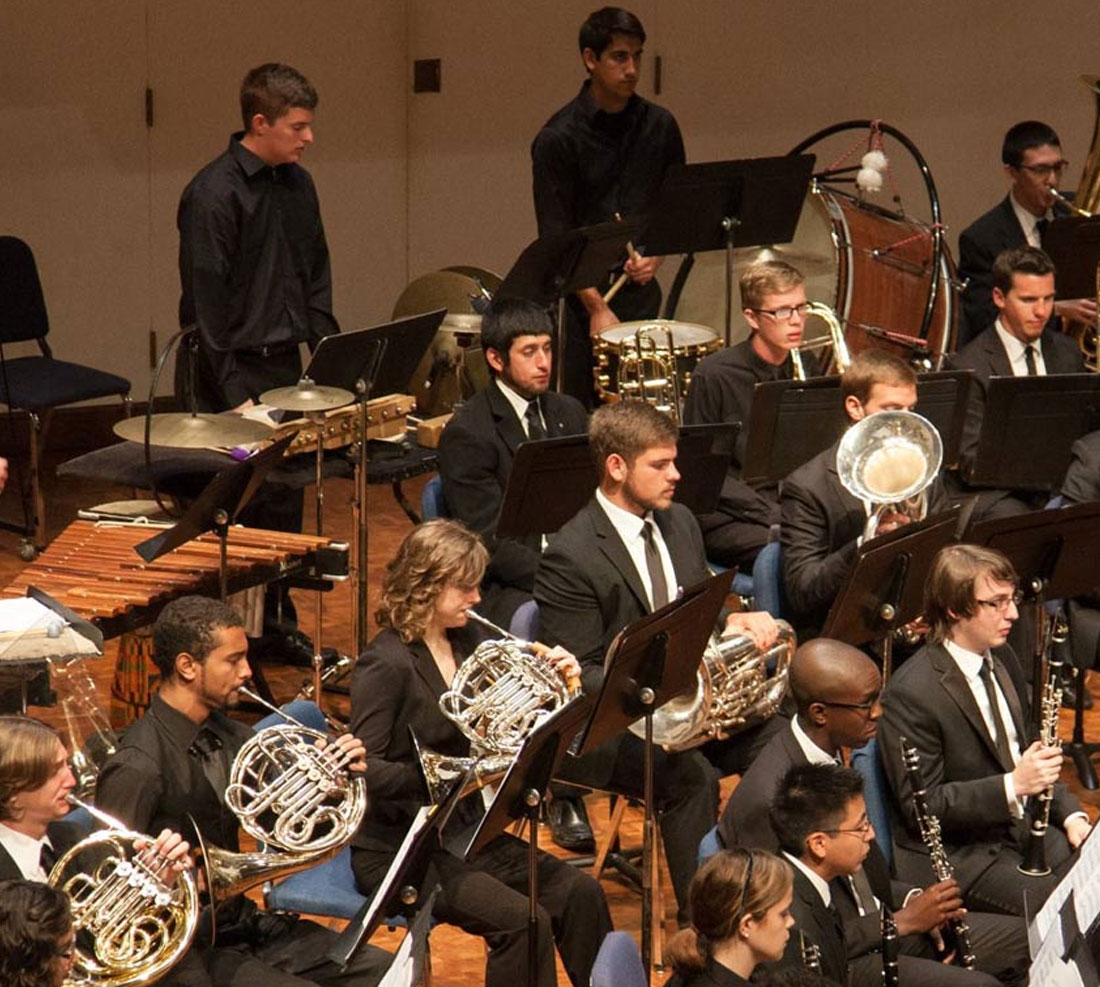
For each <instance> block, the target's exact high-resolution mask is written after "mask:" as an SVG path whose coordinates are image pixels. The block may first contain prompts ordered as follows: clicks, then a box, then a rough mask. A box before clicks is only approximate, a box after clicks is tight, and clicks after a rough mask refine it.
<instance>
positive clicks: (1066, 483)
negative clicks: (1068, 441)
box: [1062, 432, 1100, 504]
mask: <svg viewBox="0 0 1100 987" xmlns="http://www.w3.org/2000/svg"><path fill="white" fill-rule="evenodd" d="M1070 455H1071V456H1072V458H1071V460H1070V464H1069V469H1068V470H1066V478H1065V480H1063V481H1062V496H1063V497H1065V498H1066V500H1067V501H1068V502H1069V503H1071V504H1087V503H1090V502H1092V501H1094V500H1100V432H1089V434H1088V435H1082V436H1081V438H1079V439H1078V440H1077V441H1076V442H1074V443H1073V449H1072V450H1071V451H1070Z"/></svg>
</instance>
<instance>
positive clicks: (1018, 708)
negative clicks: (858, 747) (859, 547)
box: [878, 545, 1089, 915]
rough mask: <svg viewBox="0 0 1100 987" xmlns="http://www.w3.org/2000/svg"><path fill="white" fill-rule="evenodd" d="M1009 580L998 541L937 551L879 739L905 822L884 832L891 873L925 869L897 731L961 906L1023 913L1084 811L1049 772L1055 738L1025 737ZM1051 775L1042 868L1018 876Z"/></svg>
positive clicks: (1063, 859) (1078, 836)
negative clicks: (1040, 873) (916, 765)
mask: <svg viewBox="0 0 1100 987" xmlns="http://www.w3.org/2000/svg"><path fill="white" fill-rule="evenodd" d="M1016 582H1017V577H1016V573H1015V571H1014V569H1013V568H1012V564H1011V563H1010V562H1009V561H1008V559H1007V558H1005V557H1004V556H1003V555H1001V554H1000V553H999V552H995V551H992V550H989V549H985V548H979V547H977V546H975V545H950V546H948V547H947V548H944V549H943V550H942V551H941V552H940V553H939V555H938V556H937V557H936V561H935V563H934V564H933V567H932V572H931V574H930V576H929V579H928V583H927V585H926V587H925V601H924V617H925V620H926V621H928V623H929V625H930V627H931V631H930V633H929V643H928V644H926V645H925V646H924V647H923V648H922V649H921V650H920V651H918V652H917V653H916V654H915V655H914V656H913V657H911V658H910V659H909V660H908V661H906V662H905V663H904V664H903V665H902V666H901V668H900V669H899V670H898V672H897V673H896V674H895V676H894V677H893V678H892V679H891V680H890V684H889V687H888V688H887V689H886V692H885V694H884V696H883V707H884V709H885V712H884V715H883V718H882V720H881V721H880V722H879V726H878V743H879V751H880V756H881V758H882V763H883V766H884V768H885V771H886V777H887V779H888V781H889V785H890V788H891V790H892V791H893V793H894V796H895V798H896V799H897V801H898V803H899V805H900V809H901V811H900V818H901V819H902V820H903V822H904V825H903V826H899V827H898V828H897V829H896V830H895V833H894V840H895V843H896V844H897V854H896V859H895V864H896V869H897V873H898V876H899V877H901V878H903V879H905V880H911V881H918V882H919V881H922V880H925V879H926V878H927V876H928V874H929V873H930V872H931V867H930V864H929V858H928V852H927V849H926V848H925V846H924V844H923V843H922V842H921V839H920V833H919V831H918V829H917V825H916V819H915V816H914V813H913V800H912V792H911V791H910V788H909V782H908V779H907V777H906V772H905V768H904V765H903V764H902V760H901V753H900V738H902V737H905V738H907V739H908V741H909V743H910V744H912V745H913V746H915V747H916V749H917V751H918V752H919V753H920V758H921V765H922V767H923V769H924V783H925V788H926V798H927V801H928V807H929V810H930V812H931V813H932V814H933V815H935V816H936V817H938V818H939V820H940V825H941V827H942V830H943V842H944V847H945V849H946V851H947V854H948V856H949V857H950V859H951V862H952V864H953V865H954V868H955V874H956V877H957V878H958V881H959V886H960V887H961V888H962V891H963V894H964V896H965V899H966V903H967V906H968V907H970V908H980V909H982V910H985V911H996V912H1003V913H1006V914H1011V915H1023V914H1024V892H1025V891H1026V893H1027V901H1028V907H1029V909H1030V911H1031V912H1032V913H1034V911H1035V910H1036V909H1037V908H1038V907H1039V906H1040V905H1041V904H1042V902H1043V901H1044V900H1045V898H1046V897H1047V895H1048V894H1049V893H1050V891H1051V890H1052V889H1053V888H1054V886H1055V885H1056V884H1057V883H1058V880H1059V879H1060V877H1061V876H1062V873H1063V872H1064V871H1065V870H1066V869H1068V866H1069V861H1070V859H1071V858H1070V851H1071V849H1073V848H1076V847H1078V846H1080V844H1081V841H1082V840H1084V838H1085V836H1086V835H1087V834H1088V831H1089V822H1088V816H1087V815H1086V814H1085V813H1084V812H1082V811H1081V807H1080V805H1079V804H1078V803H1077V800H1076V799H1075V798H1074V797H1073V796H1072V795H1070V794H1069V792H1067V791H1066V788H1065V786H1064V785H1062V784H1061V783H1059V782H1058V776H1059V774H1060V772H1061V767H1062V751H1061V748H1059V747H1043V746H1040V744H1039V742H1038V741H1034V742H1032V741H1031V739H1030V738H1031V736H1032V727H1031V724H1032V722H1033V720H1032V716H1031V711H1030V708H1029V703H1028V693H1027V689H1026V687H1025V682H1024V676H1023V671H1022V669H1021V667H1020V663H1019V660H1018V659H1017V657H1016V654H1015V652H1013V650H1012V649H1011V648H1010V647H1008V646H1007V645H1006V643H1005V642H1006V640H1007V638H1008V634H1009V631H1010V630H1011V628H1012V624H1013V622H1014V621H1015V620H1016V618H1017V616H1018V610H1017V597H1016ZM1050 786H1054V787H1053V801H1052V803H1051V812H1050V827H1049V828H1048V830H1047V835H1046V858H1047V862H1048V863H1049V864H1050V865H1051V868H1052V873H1051V874H1049V875H1048V876H1045V877H1023V876H1021V874H1020V873H1019V872H1018V871H1017V866H1018V865H1019V864H1020V861H1021V852H1022V847H1023V845H1024V839H1025V834H1026V827H1027V824H1026V817H1027V809H1028V806H1029V803H1030V800H1031V799H1033V798H1035V797H1036V796H1037V795H1039V793H1040V792H1042V791H1044V790H1045V789H1047V788H1048V787H1050Z"/></svg>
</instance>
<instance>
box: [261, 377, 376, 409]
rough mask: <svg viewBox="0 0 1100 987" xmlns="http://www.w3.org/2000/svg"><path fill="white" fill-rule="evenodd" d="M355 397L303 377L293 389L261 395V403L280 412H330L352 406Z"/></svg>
mask: <svg viewBox="0 0 1100 987" xmlns="http://www.w3.org/2000/svg"><path fill="white" fill-rule="evenodd" d="M354 400H355V395H354V394H352V393H351V391H345V390H344V389H343V388H342V387H322V386H320V385H319V384H314V383H313V381H312V380H310V379H309V378H308V377H303V378H302V379H301V380H300V381H298V383H297V384H295V385H294V386H293V387H276V388H273V389H272V390H270V391H264V392H263V394H261V395H260V403H261V404H266V405H269V406H270V407H272V408H278V409H279V410H280V411H329V410H331V409H332V408H342V407H343V406H344V405H345V404H351V402H352V401H354Z"/></svg>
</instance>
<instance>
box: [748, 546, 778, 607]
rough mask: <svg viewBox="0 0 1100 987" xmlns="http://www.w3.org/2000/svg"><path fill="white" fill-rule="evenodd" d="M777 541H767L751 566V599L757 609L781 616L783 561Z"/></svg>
mask: <svg viewBox="0 0 1100 987" xmlns="http://www.w3.org/2000/svg"><path fill="white" fill-rule="evenodd" d="M780 551H781V550H780V546H779V542H777V541H772V542H768V544H767V545H765V546H764V547H763V548H762V549H760V552H759V554H758V555H757V556H756V561H755V562H754V563H753V566H752V584H753V589H754V590H755V592H754V593H753V599H754V601H755V606H756V609H757V610H767V611H768V613H770V614H771V615H772V616H773V617H777V618H778V617H782V616H783V609H784V608H783V562H782V558H781V555H780Z"/></svg>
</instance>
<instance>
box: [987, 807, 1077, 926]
mask: <svg viewBox="0 0 1100 987" xmlns="http://www.w3.org/2000/svg"><path fill="white" fill-rule="evenodd" d="M1045 846H1046V859H1047V864H1048V865H1049V866H1050V868H1051V872H1050V873H1049V874H1048V875H1047V876H1046V877H1027V876H1025V875H1023V874H1021V873H1020V872H1019V871H1018V870H1017V869H1016V867H1017V865H1018V864H1019V863H1020V860H1021V854H1020V850H1018V849H1017V848H1015V847H1011V846H1006V847H1002V848H1001V851H1000V853H998V854H997V855H996V857H995V858H994V859H993V863H992V864H990V866H989V867H987V868H986V869H985V870H984V871H982V873H981V875H980V876H979V877H978V879H977V880H976V881H974V882H973V883H972V884H971V885H970V887H969V888H967V889H966V907H967V908H971V909H978V910H981V911H983V912H999V913H1002V914H1005V915H1023V914H1025V912H1024V895H1025V894H1026V895H1027V906H1028V914H1031V915H1034V914H1035V913H1036V912H1037V911H1038V910H1039V906H1040V905H1042V903H1043V902H1044V901H1046V899H1047V896H1048V895H1049V894H1050V893H1051V891H1053V890H1054V889H1055V887H1056V886H1057V885H1058V882H1059V881H1060V880H1061V879H1062V877H1063V876H1064V875H1065V873H1066V871H1068V870H1069V868H1070V867H1071V866H1072V864H1073V861H1074V860H1075V859H1076V858H1075V857H1074V856H1073V854H1072V851H1071V849H1070V845H1069V841H1068V840H1067V839H1066V835H1065V833H1063V832H1062V830H1060V829H1059V828H1058V827H1057V826H1054V825H1051V826H1050V827H1049V828H1048V829H1047V834H1046V839H1045Z"/></svg>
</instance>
